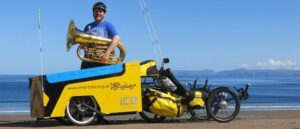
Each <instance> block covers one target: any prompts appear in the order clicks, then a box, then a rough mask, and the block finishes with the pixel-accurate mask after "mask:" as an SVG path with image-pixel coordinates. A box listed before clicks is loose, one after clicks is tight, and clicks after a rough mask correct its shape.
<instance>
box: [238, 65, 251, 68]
mask: <svg viewBox="0 0 300 129" xmlns="http://www.w3.org/2000/svg"><path fill="white" fill-rule="evenodd" d="M238 67H240V68H243V69H245V68H248V67H249V65H248V64H238Z"/></svg>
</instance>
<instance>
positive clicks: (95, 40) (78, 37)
mask: <svg viewBox="0 0 300 129" xmlns="http://www.w3.org/2000/svg"><path fill="white" fill-rule="evenodd" d="M111 41H112V40H111V39H107V38H102V37H99V36H95V35H92V34H88V33H85V32H83V31H81V30H79V29H77V28H76V27H75V25H74V20H71V22H70V24H69V28H68V33H67V51H69V50H70V49H71V47H72V46H73V45H74V44H79V46H78V48H77V56H78V58H79V59H81V60H83V61H86V62H98V63H101V64H118V63H122V61H123V60H124V58H125V55H126V53H125V48H124V46H123V45H122V43H121V42H119V43H118V45H117V48H119V57H117V58H116V57H115V52H112V54H110V56H109V57H110V58H109V61H105V62H104V61H102V59H101V57H100V54H102V53H104V52H105V51H106V50H107V49H108V47H109V45H110V43H111ZM81 50H83V51H84V52H85V54H86V56H84V55H82V54H81Z"/></svg>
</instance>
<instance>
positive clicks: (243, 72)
mask: <svg viewBox="0 0 300 129" xmlns="http://www.w3.org/2000/svg"><path fill="white" fill-rule="evenodd" d="M173 73H174V74H175V75H176V76H300V70H284V69H280V70H246V69H236V70H224V71H219V72H216V71H213V70H200V71H191V70H175V71H173Z"/></svg>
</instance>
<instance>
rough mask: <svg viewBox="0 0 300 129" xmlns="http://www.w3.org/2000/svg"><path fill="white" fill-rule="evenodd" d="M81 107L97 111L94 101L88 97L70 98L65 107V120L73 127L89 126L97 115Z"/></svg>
mask: <svg viewBox="0 0 300 129" xmlns="http://www.w3.org/2000/svg"><path fill="white" fill-rule="evenodd" d="M83 105H88V106H90V107H93V108H94V109H97V103H96V101H95V100H94V99H93V98H92V97H88V96H79V97H72V98H71V99H70V101H69V103H68V105H67V108H66V115H67V118H68V119H69V121H70V122H72V123H73V124H75V125H89V124H92V123H93V122H95V119H96V114H97V113H96V112H94V111H92V110H90V109H88V108H86V107H85V106H83Z"/></svg>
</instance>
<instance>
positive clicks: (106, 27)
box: [84, 21, 118, 39]
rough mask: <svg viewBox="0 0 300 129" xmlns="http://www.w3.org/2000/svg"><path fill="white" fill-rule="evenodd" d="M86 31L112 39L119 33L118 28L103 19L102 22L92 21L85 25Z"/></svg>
mask: <svg viewBox="0 0 300 129" xmlns="http://www.w3.org/2000/svg"><path fill="white" fill-rule="evenodd" d="M84 31H85V32H87V33H89V34H93V35H96V36H101V37H103V38H110V39H112V38H113V37H114V36H116V35H118V32H117V30H116V28H115V27H114V26H113V25H112V24H111V23H110V22H108V21H102V22H100V23H98V22H92V23H90V24H88V25H86V26H85V28H84Z"/></svg>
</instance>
